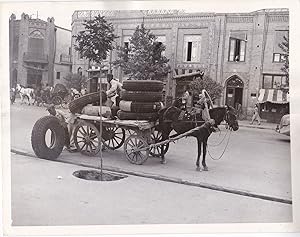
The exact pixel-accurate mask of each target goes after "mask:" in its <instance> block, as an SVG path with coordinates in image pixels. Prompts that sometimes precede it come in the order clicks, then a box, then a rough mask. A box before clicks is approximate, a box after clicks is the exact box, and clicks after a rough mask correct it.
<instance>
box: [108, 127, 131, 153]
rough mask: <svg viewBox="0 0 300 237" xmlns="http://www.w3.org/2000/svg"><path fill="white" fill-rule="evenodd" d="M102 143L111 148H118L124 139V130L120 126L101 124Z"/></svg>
mask: <svg viewBox="0 0 300 237" xmlns="http://www.w3.org/2000/svg"><path fill="white" fill-rule="evenodd" d="M103 128H104V129H103V134H102V138H103V144H104V145H105V146H106V147H107V148H108V149H111V150H115V149H118V148H120V147H121V146H122V145H123V144H124V141H125V130H124V129H123V128H120V127H106V126H103Z"/></svg>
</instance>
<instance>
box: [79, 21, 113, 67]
mask: <svg viewBox="0 0 300 237" xmlns="http://www.w3.org/2000/svg"><path fill="white" fill-rule="evenodd" d="M83 25H84V27H85V30H83V31H80V32H79V34H78V35H74V36H73V37H74V38H75V39H76V40H75V42H76V45H75V49H76V50H77V51H79V52H80V54H81V55H82V56H83V57H85V58H87V59H89V60H91V61H93V62H95V63H98V64H101V62H102V61H103V60H104V59H106V57H107V52H108V51H109V50H112V49H113V45H112V42H113V41H114V40H115V39H116V38H118V37H117V36H116V35H115V34H114V28H113V25H112V24H111V23H108V22H107V21H106V20H105V19H104V17H103V16H100V15H98V16H96V17H95V18H94V19H92V20H85V21H84V23H83Z"/></svg>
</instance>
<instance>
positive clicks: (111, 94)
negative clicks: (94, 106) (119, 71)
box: [106, 74, 123, 118]
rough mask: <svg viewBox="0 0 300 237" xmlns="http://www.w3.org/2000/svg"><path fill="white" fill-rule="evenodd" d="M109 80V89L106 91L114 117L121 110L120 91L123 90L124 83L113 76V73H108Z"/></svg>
mask: <svg viewBox="0 0 300 237" xmlns="http://www.w3.org/2000/svg"><path fill="white" fill-rule="evenodd" d="M107 82H108V84H109V89H108V90H107V91H106V95H107V98H108V103H110V108H111V114H112V118H116V116H117V111H118V110H119V103H120V92H121V90H122V86H123V85H122V83H121V82H119V81H117V80H116V79H114V78H113V75H112V74H108V75H107Z"/></svg>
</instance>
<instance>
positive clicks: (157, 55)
mask: <svg viewBox="0 0 300 237" xmlns="http://www.w3.org/2000/svg"><path fill="white" fill-rule="evenodd" d="M156 40H157V37H156V36H155V35H154V34H152V33H151V32H150V30H148V29H146V28H145V27H144V24H142V25H141V26H137V27H136V29H135V32H134V34H133V36H132V37H131V39H129V45H125V46H123V47H122V46H119V47H118V59H117V60H116V61H114V65H115V66H120V67H121V68H122V70H123V71H124V73H125V74H128V76H129V78H130V79H134V80H162V78H163V77H164V76H166V75H167V74H168V72H169V70H170V67H169V65H168V62H169V59H167V58H166V57H165V56H164V55H163V54H162V52H163V51H164V50H165V49H166V47H165V45H163V44H162V43H160V42H158V41H156Z"/></svg>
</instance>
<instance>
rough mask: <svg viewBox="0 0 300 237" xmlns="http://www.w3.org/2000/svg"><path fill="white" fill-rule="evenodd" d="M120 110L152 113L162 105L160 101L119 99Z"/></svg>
mask: <svg viewBox="0 0 300 237" xmlns="http://www.w3.org/2000/svg"><path fill="white" fill-rule="evenodd" d="M119 106H120V110H122V111H126V112H134V113H153V112H157V111H159V110H161V109H162V108H163V107H164V106H163V103H162V102H136V101H126V100H121V101H120V104H119Z"/></svg>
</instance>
